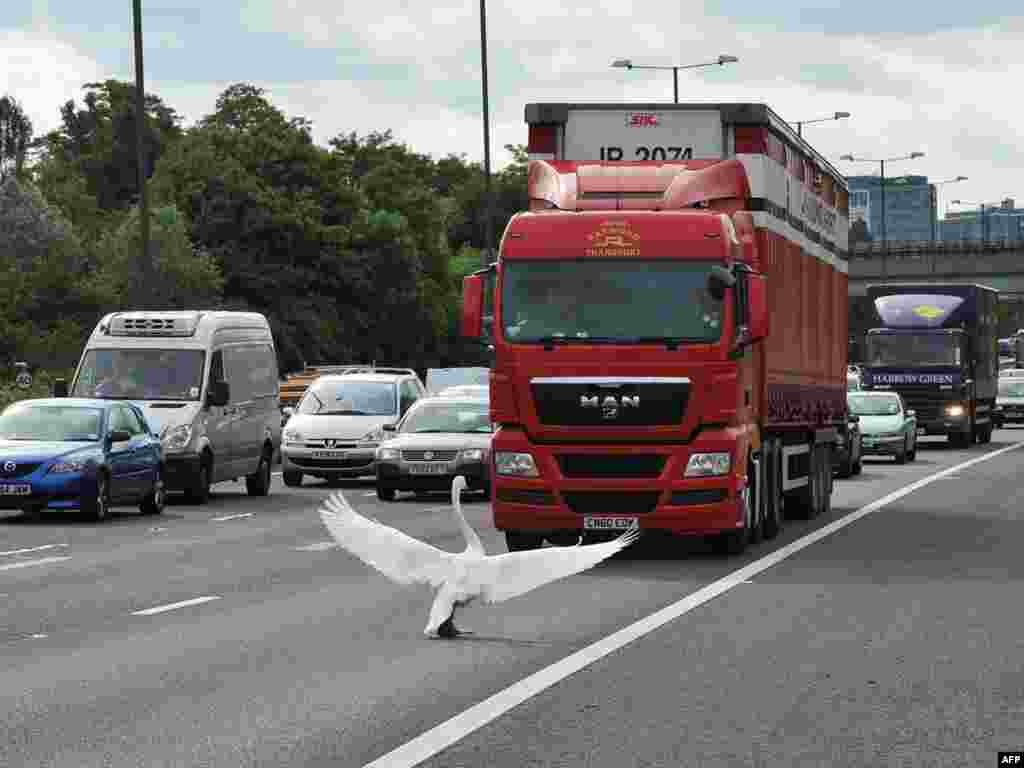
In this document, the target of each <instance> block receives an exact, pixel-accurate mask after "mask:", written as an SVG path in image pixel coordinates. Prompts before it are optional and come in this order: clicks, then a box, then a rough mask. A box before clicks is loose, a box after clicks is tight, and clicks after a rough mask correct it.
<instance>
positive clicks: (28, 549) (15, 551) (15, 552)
mask: <svg viewBox="0 0 1024 768" xmlns="http://www.w3.org/2000/svg"><path fill="white" fill-rule="evenodd" d="M66 546H67V544H43V546H41V547H26V548H25V549H9V550H7V551H6V552H0V557H6V556H7V555H23V554H25V553H26V552H41V551H42V550H44V549H56V548H57V547H66Z"/></svg>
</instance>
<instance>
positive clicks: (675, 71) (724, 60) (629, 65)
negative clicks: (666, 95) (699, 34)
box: [612, 53, 739, 104]
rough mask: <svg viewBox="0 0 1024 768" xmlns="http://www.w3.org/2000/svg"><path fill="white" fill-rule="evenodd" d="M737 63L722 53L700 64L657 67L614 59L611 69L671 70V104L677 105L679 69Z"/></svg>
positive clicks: (732, 57)
mask: <svg viewBox="0 0 1024 768" xmlns="http://www.w3.org/2000/svg"><path fill="white" fill-rule="evenodd" d="M737 61H739V59H738V58H737V57H735V56H730V55H729V54H727V53H723V54H722V55H721V56H719V57H718V58H717V59H715V60H714V61H705V62H702V63H700V64H673V65H658V64H634V63H633V60H632V59H615V61H613V62H612V67H613V68H615V69H671V70H672V85H673V88H672V97H673V102H674V103H676V104H678V103H679V70H680V69H697V68H698V67H715V66H718V67H720V66H724V65H725V64H734V63H735V62H737Z"/></svg>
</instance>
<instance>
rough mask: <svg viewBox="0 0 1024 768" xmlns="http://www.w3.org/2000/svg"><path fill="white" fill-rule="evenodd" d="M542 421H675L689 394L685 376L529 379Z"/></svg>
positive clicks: (655, 423)
mask: <svg viewBox="0 0 1024 768" xmlns="http://www.w3.org/2000/svg"><path fill="white" fill-rule="evenodd" d="M530 389H531V391H532V393H533V402H534V404H535V405H536V408H537V416H538V417H539V419H540V422H541V424H548V425H551V426H566V427H612V426H614V427H653V426H661V425H666V426H667V425H672V424H679V423H680V422H681V421H682V420H683V414H685V413H686V403H687V401H688V400H689V397H690V380H689V379H685V378H644V377H637V378H633V379H631V378H628V377H623V378H618V377H593V378H587V377H579V378H577V377H567V378H542V379H533V380H531V382H530Z"/></svg>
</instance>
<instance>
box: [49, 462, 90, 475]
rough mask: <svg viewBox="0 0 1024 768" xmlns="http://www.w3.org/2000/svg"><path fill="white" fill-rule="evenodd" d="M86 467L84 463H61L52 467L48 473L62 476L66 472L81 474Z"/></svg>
mask: <svg viewBox="0 0 1024 768" xmlns="http://www.w3.org/2000/svg"><path fill="white" fill-rule="evenodd" d="M85 467H86V464H85V462H84V461H60V462H57V463H56V464H54V465H52V466H51V467H50V468H49V469H48V470H47V472H49V473H51V474H61V473H66V472H81V471H82V470H84V469H85Z"/></svg>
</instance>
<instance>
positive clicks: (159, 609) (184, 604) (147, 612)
mask: <svg viewBox="0 0 1024 768" xmlns="http://www.w3.org/2000/svg"><path fill="white" fill-rule="evenodd" d="M211 600H220V595H206V597H193V598H192V599H191V600H182V601H180V602H177V603H168V604H167V605H158V606H156V607H155V608H146V609H144V610H141V611H132V616H152V615H153V614H155V613H165V612H167V611H173V610H175V609H176V608H188V606H190V605H202V604H203V603H208V602H210V601H211Z"/></svg>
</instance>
